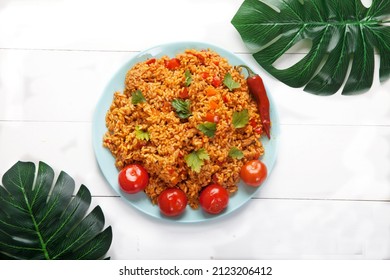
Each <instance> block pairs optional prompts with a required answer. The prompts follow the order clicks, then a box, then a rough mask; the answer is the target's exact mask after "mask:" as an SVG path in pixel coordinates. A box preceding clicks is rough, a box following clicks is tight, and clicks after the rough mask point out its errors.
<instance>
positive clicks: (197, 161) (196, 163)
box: [184, 148, 210, 173]
mask: <svg viewBox="0 0 390 280" xmlns="http://www.w3.org/2000/svg"><path fill="white" fill-rule="evenodd" d="M184 159H185V161H186V163H187V166H188V167H189V168H191V170H192V171H195V172H196V173H199V172H200V168H201V167H202V165H203V164H204V160H209V159H210V157H209V154H208V153H207V151H206V150H205V149H203V148H201V149H199V150H197V151H193V152H192V153H190V154H188V155H186V156H185V157H184Z"/></svg>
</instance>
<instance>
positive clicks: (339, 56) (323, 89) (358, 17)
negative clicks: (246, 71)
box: [232, 0, 390, 95]
mask: <svg viewBox="0 0 390 280" xmlns="http://www.w3.org/2000/svg"><path fill="white" fill-rule="evenodd" d="M389 18H390V1H389V0H373V1H372V4H371V6H370V7H369V8H366V7H365V6H364V5H363V4H362V3H361V1H360V0H262V1H259V0H245V1H244V2H243V4H242V5H241V7H240V8H239V10H238V11H237V13H236V15H235V16H234V17H233V19H232V24H233V25H234V27H235V28H236V29H237V31H238V32H239V33H240V35H241V37H242V39H243V41H244V43H245V44H246V45H247V46H248V48H249V49H250V50H251V52H253V56H254V58H255V59H256V61H257V62H258V63H259V64H260V65H261V66H262V67H263V68H264V69H265V70H266V71H268V72H269V73H270V74H271V75H273V76H274V77H276V78H277V79H279V80H280V81H282V82H284V83H285V84H287V85H289V86H291V87H303V86H305V85H306V86H305V88H304V90H305V91H308V92H311V93H314V94H318V95H331V94H334V93H335V92H337V91H338V90H339V89H340V88H341V87H342V85H343V83H344V82H345V80H346V82H345V86H344V88H343V91H342V94H346V95H351V94H357V93H362V92H364V91H367V90H368V89H369V88H370V87H371V85H372V82H373V76H374V50H375V49H376V50H377V51H378V53H379V55H380V73H379V74H380V81H381V82H383V81H385V80H387V79H389V77H390V26H388V25H389ZM303 39H305V40H308V41H309V42H311V44H309V45H311V49H310V51H309V52H308V53H307V55H305V56H304V58H302V60H300V61H299V62H297V63H296V64H294V65H293V66H291V67H288V68H286V69H277V68H276V67H275V66H274V64H275V61H277V60H278V59H279V58H280V57H281V56H282V55H283V54H285V53H286V51H288V50H289V49H290V48H291V47H292V46H294V45H295V44H297V43H298V42H300V41H302V40H303ZM350 64H351V67H350V69H351V70H350V73H349V75H348V69H349V65H350ZM347 76H348V77H347ZM346 77H347V78H346Z"/></svg>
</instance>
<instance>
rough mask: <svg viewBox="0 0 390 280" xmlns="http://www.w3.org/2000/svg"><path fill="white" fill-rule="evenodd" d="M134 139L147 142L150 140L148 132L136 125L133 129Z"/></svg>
mask: <svg viewBox="0 0 390 280" xmlns="http://www.w3.org/2000/svg"><path fill="white" fill-rule="evenodd" d="M135 138H137V139H138V140H146V141H149V140H150V134H149V132H148V131H144V130H142V129H140V128H139V125H137V126H136V127H135Z"/></svg>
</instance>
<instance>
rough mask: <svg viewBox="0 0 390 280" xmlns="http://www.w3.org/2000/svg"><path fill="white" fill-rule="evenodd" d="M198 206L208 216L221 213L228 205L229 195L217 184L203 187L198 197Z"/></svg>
mask: <svg viewBox="0 0 390 280" xmlns="http://www.w3.org/2000/svg"><path fill="white" fill-rule="evenodd" d="M199 203H200V206H201V207H202V208H203V210H204V211H206V212H207V213H209V214H219V213H221V212H222V211H223V210H224V209H225V208H226V207H227V205H228V203H229V193H228V192H227V190H226V189H225V188H224V187H222V186H221V185H219V184H211V185H208V186H207V187H205V188H204V189H203V190H202V192H201V193H200V195H199Z"/></svg>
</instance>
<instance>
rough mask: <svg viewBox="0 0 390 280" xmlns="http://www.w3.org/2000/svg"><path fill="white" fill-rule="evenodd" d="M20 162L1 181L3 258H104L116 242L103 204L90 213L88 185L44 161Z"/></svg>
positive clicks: (0, 241) (0, 248)
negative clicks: (77, 185)
mask: <svg viewBox="0 0 390 280" xmlns="http://www.w3.org/2000/svg"><path fill="white" fill-rule="evenodd" d="M35 173H36V166H35V164H34V163H32V162H17V163H16V164H15V165H14V166H12V167H11V168H10V169H9V170H8V171H7V172H6V173H5V174H4V176H3V179H2V184H3V186H0V259H41V260H42V259H43V260H44V259H47V260H56V259H68V260H69V259H70V260H78V259H101V258H104V257H105V254H106V253H107V251H108V249H109V247H110V246H111V241H112V230H111V227H107V228H106V229H105V230H103V227H104V215H103V213H102V210H101V208H100V207H99V206H97V207H95V208H94V209H93V210H92V211H91V212H90V213H88V214H87V211H88V208H89V206H90V203H91V194H90V192H89V190H88V189H87V188H86V187H85V186H84V185H81V186H80V188H79V190H78V192H77V194H76V195H75V196H73V192H74V190H75V182H74V180H73V179H72V178H71V177H70V176H69V175H68V174H66V173H65V172H63V171H62V172H61V173H60V174H59V176H58V178H57V180H56V182H55V183H54V184H53V182H54V171H53V169H52V168H51V167H50V166H48V165H47V164H45V163H43V162H40V163H39V166H38V171H37V174H35Z"/></svg>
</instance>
